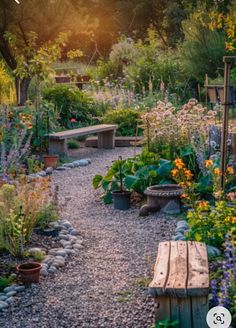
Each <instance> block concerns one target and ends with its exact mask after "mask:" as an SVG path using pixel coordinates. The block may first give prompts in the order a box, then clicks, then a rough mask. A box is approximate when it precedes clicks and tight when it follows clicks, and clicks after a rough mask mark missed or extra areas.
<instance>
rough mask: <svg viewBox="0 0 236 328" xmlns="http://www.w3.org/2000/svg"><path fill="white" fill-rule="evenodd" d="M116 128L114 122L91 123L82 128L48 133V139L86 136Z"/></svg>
mask: <svg viewBox="0 0 236 328" xmlns="http://www.w3.org/2000/svg"><path fill="white" fill-rule="evenodd" d="M116 129H117V125H115V124H99V125H92V126H88V127H84V128H79V129H71V130H66V131H61V132H55V133H50V134H49V138H50V139H57V140H64V139H69V138H73V137H80V136H86V135H88V134H93V133H99V132H105V131H115V130H116Z"/></svg>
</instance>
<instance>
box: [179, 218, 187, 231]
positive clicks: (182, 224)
mask: <svg viewBox="0 0 236 328" xmlns="http://www.w3.org/2000/svg"><path fill="white" fill-rule="evenodd" d="M179 227H181V228H183V229H189V224H188V222H187V221H185V220H181V221H178V222H177V228H179Z"/></svg>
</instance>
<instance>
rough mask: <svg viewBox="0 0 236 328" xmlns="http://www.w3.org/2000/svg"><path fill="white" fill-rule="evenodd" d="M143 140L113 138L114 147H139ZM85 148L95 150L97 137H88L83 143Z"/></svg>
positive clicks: (140, 138) (138, 138)
mask: <svg viewBox="0 0 236 328" xmlns="http://www.w3.org/2000/svg"><path fill="white" fill-rule="evenodd" d="M142 140H143V137H115V147H131V146H135V145H136V146H137V147H139V146H140V147H141V146H142V145H141V141H142ZM85 146H86V147H94V148H97V146H98V137H97V136H93V137H88V138H87V139H86V141H85Z"/></svg>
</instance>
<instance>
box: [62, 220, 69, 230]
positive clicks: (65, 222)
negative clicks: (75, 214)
mask: <svg viewBox="0 0 236 328" xmlns="http://www.w3.org/2000/svg"><path fill="white" fill-rule="evenodd" d="M61 225H62V226H63V227H64V228H66V229H69V228H71V223H70V222H69V221H63V222H62V223H61ZM62 231H64V230H62ZM62 231H61V232H62Z"/></svg>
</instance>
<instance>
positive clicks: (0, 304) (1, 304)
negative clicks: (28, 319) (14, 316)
mask: <svg viewBox="0 0 236 328" xmlns="http://www.w3.org/2000/svg"><path fill="white" fill-rule="evenodd" d="M8 306H9V305H8V304H7V302H4V301H0V310H3V309H6V308H8Z"/></svg>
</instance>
